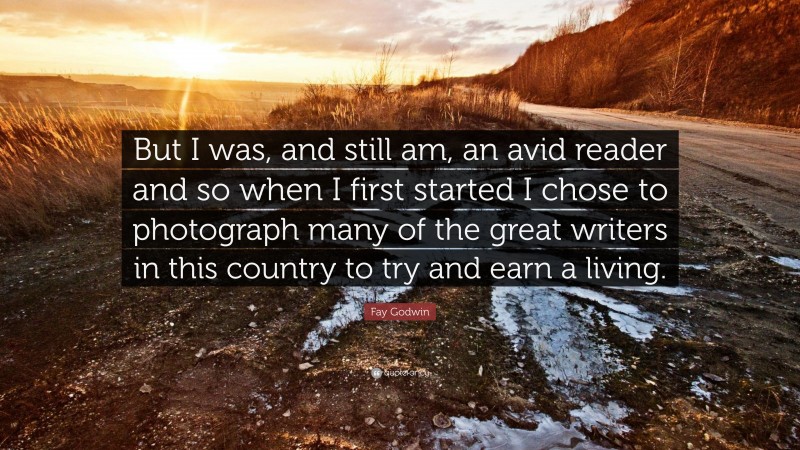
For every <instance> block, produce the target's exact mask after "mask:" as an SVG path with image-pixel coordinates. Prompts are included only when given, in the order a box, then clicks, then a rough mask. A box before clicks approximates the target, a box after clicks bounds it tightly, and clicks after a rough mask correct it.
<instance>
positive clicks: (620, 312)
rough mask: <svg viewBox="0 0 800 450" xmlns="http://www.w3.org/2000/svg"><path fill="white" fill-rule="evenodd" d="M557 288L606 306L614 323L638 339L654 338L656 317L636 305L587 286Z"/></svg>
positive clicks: (562, 291)
mask: <svg viewBox="0 0 800 450" xmlns="http://www.w3.org/2000/svg"><path fill="white" fill-rule="evenodd" d="M555 290H556V291H558V292H561V293H566V294H571V295H574V296H576V297H580V298H583V299H585V300H589V301H592V302H594V303H597V304H599V305H603V306H605V307H606V308H608V309H609V310H610V311H609V312H608V316H609V317H610V318H611V320H612V321H613V322H614V325H615V326H616V327H617V328H619V330H620V331H622V332H623V333H625V334H627V335H628V336H630V337H632V338H633V339H635V340H637V341H648V340H650V339H652V338H653V331H655V322H656V318H655V317H654V316H652V315H651V314H648V313H645V312H643V311H642V310H640V309H639V307H638V306H636V305H631V304H629V303H622V302H621V301H619V300H617V299H615V298H611V297H609V296H607V295H605V294H601V293H600V292H597V291H593V290H590V289H585V288H557V289H555Z"/></svg>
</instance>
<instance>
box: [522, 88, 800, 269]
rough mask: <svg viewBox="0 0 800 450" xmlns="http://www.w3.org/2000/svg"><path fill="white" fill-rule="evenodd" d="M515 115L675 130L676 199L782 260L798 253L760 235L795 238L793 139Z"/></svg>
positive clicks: (574, 116) (675, 122)
mask: <svg viewBox="0 0 800 450" xmlns="http://www.w3.org/2000/svg"><path fill="white" fill-rule="evenodd" d="M522 109H523V110H524V111H526V112H530V113H534V114H537V115H540V116H542V117H544V118H546V119H549V120H551V121H553V122H556V123H558V124H560V125H563V126H566V127H569V128H575V129H584V130H605V129H613V130H653V129H667V130H678V131H680V142H681V149H680V152H681V162H680V163H681V169H682V170H681V189H682V192H683V193H685V194H690V195H693V196H696V197H699V198H703V199H707V200H708V201H709V202H710V203H709V204H713V205H714V207H715V208H717V209H721V210H722V211H724V212H726V213H727V214H728V215H730V216H731V217H734V218H735V219H736V221H737V222H739V223H740V224H741V225H743V226H745V227H746V228H748V229H749V230H750V231H751V232H753V233H754V234H756V235H758V236H759V237H761V238H763V239H765V240H770V241H771V242H770V243H771V244H773V245H777V246H779V247H781V248H782V249H783V250H784V251H786V252H787V253H790V254H794V255H797V254H798V253H800V249H796V248H794V249H792V248H791V246H790V245H788V242H785V241H784V242H779V241H774V240H773V239H774V238H775V236H771V235H772V234H774V233H772V232H770V230H766V229H765V227H768V226H769V225H778V226H780V227H782V228H785V229H787V230H790V231H794V232H795V233H797V232H800V214H798V211H800V134H796V133H790V132H784V131H777V130H768V129H762V128H755V127H748V126H743V125H739V124H736V125H729V124H721V123H709V122H704V121H693V120H681V119H678V118H670V117H664V116H657V115H640V114H631V113H624V112H617V111H607V110H593V109H580V108H565V107H560V106H549V105H535V104H531V103H524V104H523V106H522ZM765 216H766V217H765Z"/></svg>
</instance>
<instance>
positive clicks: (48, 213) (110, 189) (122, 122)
mask: <svg viewBox="0 0 800 450" xmlns="http://www.w3.org/2000/svg"><path fill="white" fill-rule="evenodd" d="M255 119H256V118H255V117H251V118H247V119H245V118H243V117H242V116H238V115H236V114H222V113H207V114H192V115H190V116H189V119H188V122H187V126H188V127H190V128H197V129H206V128H209V129H214V128H255V127H257V126H258V125H259V124H258V122H257V120H255ZM180 124H181V119H180V117H179V114H176V113H164V114H152V113H140V112H132V111H109V110H103V111H100V110H82V109H64V108H47V107H40V106H37V107H21V106H17V107H14V106H9V107H6V108H3V109H0V236H14V237H23V236H31V235H35V234H39V233H46V232H47V231H50V230H52V229H53V227H54V226H56V225H57V224H59V223H60V222H62V221H63V218H64V217H65V216H66V215H68V214H73V213H76V212H80V211H86V210H93V209H96V208H98V207H102V206H108V205H109V204H110V203H112V202H115V201H117V196H118V194H119V180H120V145H121V144H120V137H121V133H120V132H121V130H125V129H175V128H178V127H179V126H180Z"/></svg>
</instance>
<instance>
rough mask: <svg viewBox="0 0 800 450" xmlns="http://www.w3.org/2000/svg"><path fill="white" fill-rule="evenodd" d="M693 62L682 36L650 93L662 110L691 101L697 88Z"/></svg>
mask: <svg viewBox="0 0 800 450" xmlns="http://www.w3.org/2000/svg"><path fill="white" fill-rule="evenodd" d="M691 61H692V56H691V52H690V51H689V49H687V48H685V46H684V43H683V35H681V36H680V37H679V38H678V44H677V46H676V48H675V50H674V51H673V52H672V53H671V54H670V55H669V57H668V58H667V62H666V65H665V67H664V69H663V70H662V72H661V74H660V75H659V77H658V79H657V80H656V86H655V88H654V89H653V90H652V91H651V93H650V96H651V98H652V99H653V100H654V101H655V103H656V104H658V105H659V106H660V107H661V108H662V109H670V108H674V107H677V106H680V105H683V104H684V103H686V102H687V101H689V100H691V98H692V88H693V87H694V86H696V84H695V83H693V78H694V77H693V73H692V67H693V66H692V64H691Z"/></svg>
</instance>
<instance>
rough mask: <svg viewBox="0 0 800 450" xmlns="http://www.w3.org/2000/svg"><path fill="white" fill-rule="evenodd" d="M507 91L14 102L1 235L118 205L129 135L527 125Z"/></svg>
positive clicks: (2, 167)
mask: <svg viewBox="0 0 800 450" xmlns="http://www.w3.org/2000/svg"><path fill="white" fill-rule="evenodd" d="M518 106H519V98H518V97H517V96H516V95H515V94H513V93H509V92H501V91H488V90H482V89H471V90H456V89H449V90H446V89H444V88H431V89H426V90H413V89H405V90H397V91H394V92H372V91H367V92H362V93H359V94H356V93H355V92H354V91H353V90H352V89H349V88H347V87H341V86H327V85H309V86H307V87H306V88H305V89H304V90H303V95H302V96H301V98H300V99H299V100H298V101H296V102H295V103H292V104H285V105H282V106H279V107H278V108H276V109H275V110H273V111H272V112H271V113H270V112H257V111H252V110H247V111H240V110H237V109H236V108H234V107H231V108H227V109H221V110H217V111H213V110H212V111H203V112H196V111H185V112H183V113H182V112H181V111H179V110H177V109H176V110H167V112H159V113H152V112H142V111H135V110H102V109H80V108H63V107H46V106H30V105H25V106H22V105H10V106H6V107H4V108H3V109H2V118H1V119H0V236H6V237H12V236H13V237H20V236H34V235H37V234H41V233H45V232H47V231H48V230H51V229H52V228H53V226H55V225H56V224H58V223H60V222H63V221H64V220H66V218H67V216H68V215H69V214H70V213H73V212H75V211H80V210H87V209H88V210H92V209H96V208H99V207H103V206H107V205H109V204H110V203H113V202H115V201H116V200H117V196H118V192H119V191H118V185H119V177H120V175H119V174H120V132H121V130H126V129H179V128H186V129H359V128H360V129H456V128H469V127H484V126H487V125H488V126H495V127H526V126H531V125H532V122H531V120H530V119H529V118H528V117H527V116H526V115H525V114H523V113H521V112H519V110H518Z"/></svg>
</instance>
